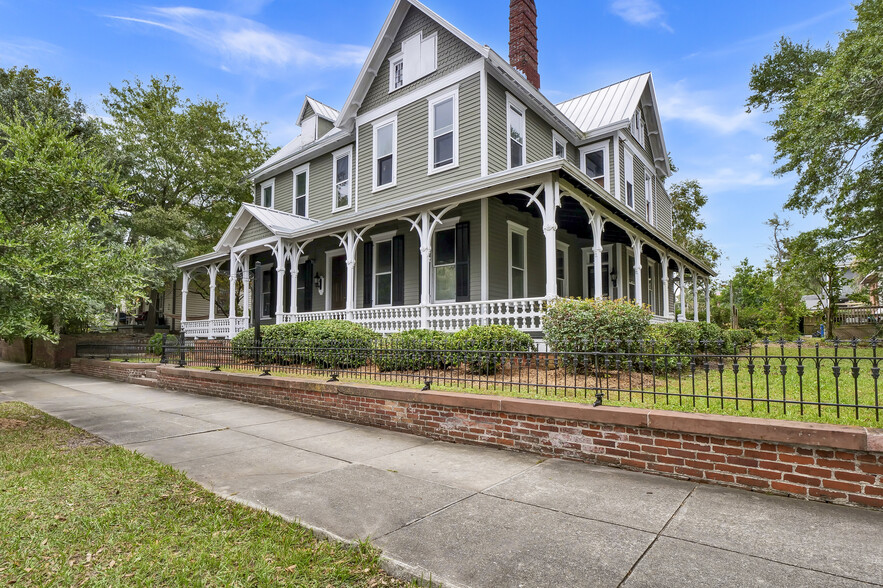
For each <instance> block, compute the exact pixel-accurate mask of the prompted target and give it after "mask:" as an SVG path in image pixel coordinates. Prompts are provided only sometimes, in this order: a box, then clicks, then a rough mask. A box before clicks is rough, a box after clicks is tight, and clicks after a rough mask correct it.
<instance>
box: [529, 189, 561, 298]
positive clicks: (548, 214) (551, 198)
mask: <svg viewBox="0 0 883 588" xmlns="http://www.w3.org/2000/svg"><path fill="white" fill-rule="evenodd" d="M557 188H558V186H557V185H556V184H555V182H553V181H551V180H550V181H548V182H546V186H545V188H544V192H545V194H544V202H543V203H544V210H543V235H544V236H545V237H546V299H547V300H554V299H555V298H557V297H558V273H557V264H556V256H557V240H556V238H555V237H556V233H557V231H558V225H557V224H555V208H556V207H555V200H556V198H555V190H556V189H557ZM526 294H527V292H525V295H526Z"/></svg>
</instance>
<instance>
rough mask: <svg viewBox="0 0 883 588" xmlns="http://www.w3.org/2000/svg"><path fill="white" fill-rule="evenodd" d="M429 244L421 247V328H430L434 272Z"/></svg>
mask: <svg viewBox="0 0 883 588" xmlns="http://www.w3.org/2000/svg"><path fill="white" fill-rule="evenodd" d="M429 241H430V239H427V244H426V245H423V246H421V247H420V328H421V329H428V328H429V287H430V286H429V285H430V283H431V281H430V272H431V271H432V247H430V246H429V244H428V243H429Z"/></svg>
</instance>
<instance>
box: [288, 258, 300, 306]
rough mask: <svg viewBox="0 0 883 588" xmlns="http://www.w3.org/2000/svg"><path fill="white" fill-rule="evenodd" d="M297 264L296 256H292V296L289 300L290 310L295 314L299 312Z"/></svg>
mask: <svg viewBox="0 0 883 588" xmlns="http://www.w3.org/2000/svg"><path fill="white" fill-rule="evenodd" d="M297 266H298V264H297V263H296V262H295V259H294V257H292V258H291V274H290V276H289V277H290V280H291V298H290V299H289V300H288V312H289V313H290V314H294V313H296V312H297V271H298V270H297Z"/></svg>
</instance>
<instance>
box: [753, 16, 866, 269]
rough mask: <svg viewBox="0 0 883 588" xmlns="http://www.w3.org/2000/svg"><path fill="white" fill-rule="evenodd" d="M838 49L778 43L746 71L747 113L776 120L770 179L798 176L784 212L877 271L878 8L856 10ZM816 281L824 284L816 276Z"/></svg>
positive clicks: (774, 123)
mask: <svg viewBox="0 0 883 588" xmlns="http://www.w3.org/2000/svg"><path fill="white" fill-rule="evenodd" d="M855 25H856V26H855V28H854V29H852V30H847V31H845V32H843V33H841V35H840V41H839V43H838V44H837V46H836V47H830V46H826V47H823V48H816V47H812V46H811V45H809V44H800V43H795V42H793V41H791V40H790V39H788V38H785V37H783V38H782V39H781V40H780V41H779V42H778V43H777V44H776V45H775V47H774V51H773V53H772V54H770V55H768V56H766V57H765V58H764V60H763V61H762V62H761V63H760V64H758V65H755V66H754V67H753V68H752V71H751V81H750V88H751V91H752V94H751V96H750V97H749V98H748V101H747V106H748V109H749V110H761V111H764V112H770V113H775V115H776V116H775V118H774V120H773V121H772V123H771V124H772V127H773V134H772V136H771V137H770V139H771V140H772V141H773V143H775V145H776V161H777V162H778V163H779V167H778V168H776V170H775V173H776V174H778V175H784V174H788V173H791V172H794V173H795V174H796V175H797V183H796V184H795V186H794V189H793V191H792V192H791V195H790V197H789V199H788V201H787V203H786V205H785V206H786V208H788V209H791V210H796V211H799V212H801V213H803V214H807V213H822V214H824V216H825V218H826V219H827V220H828V225H827V226H826V227H824V228H823V229H822V231H821V232H819V233H816V234H815V238H821V239H822V240H823V241H824V242H829V243H833V242H838V241H839V242H843V243H846V244H847V245H849V247H850V249H851V251H852V252H854V253H855V255H856V256H857V258H858V260H859V262H860V263H861V264H862V265H863V266H864V268H865V269H867V270H877V271H880V270H883V230H881V227H883V143H881V140H880V139H881V136H883V0H864V1H863V2H861V3H860V4H858V5H857V6H856V18H855ZM819 277H821V276H819Z"/></svg>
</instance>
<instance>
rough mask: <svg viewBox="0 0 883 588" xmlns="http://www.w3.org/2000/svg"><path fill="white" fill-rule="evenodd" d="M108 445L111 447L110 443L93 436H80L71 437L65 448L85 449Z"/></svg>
mask: <svg viewBox="0 0 883 588" xmlns="http://www.w3.org/2000/svg"><path fill="white" fill-rule="evenodd" d="M108 445H110V443H108V442H107V441H105V440H104V439H101V438H99V437H93V436H92V435H79V436H76V437H71V438H70V439H68V440H67V441H65V443H64V446H63V448H64V449H83V448H89V447H107V446H108Z"/></svg>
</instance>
